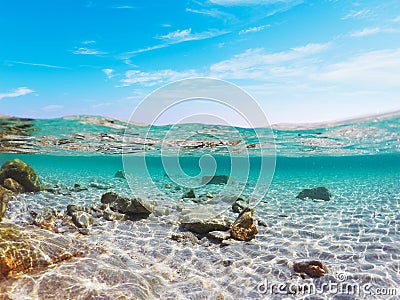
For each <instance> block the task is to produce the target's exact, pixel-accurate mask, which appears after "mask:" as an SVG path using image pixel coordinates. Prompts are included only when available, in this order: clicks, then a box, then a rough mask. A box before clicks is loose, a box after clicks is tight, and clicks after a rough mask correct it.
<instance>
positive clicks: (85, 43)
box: [82, 40, 96, 45]
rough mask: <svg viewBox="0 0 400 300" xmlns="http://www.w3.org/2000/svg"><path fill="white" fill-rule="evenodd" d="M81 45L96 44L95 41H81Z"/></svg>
mask: <svg viewBox="0 0 400 300" xmlns="http://www.w3.org/2000/svg"><path fill="white" fill-rule="evenodd" d="M82 44H84V45H90V44H96V41H95V40H86V41H83V42H82Z"/></svg>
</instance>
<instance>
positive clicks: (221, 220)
mask: <svg viewBox="0 0 400 300" xmlns="http://www.w3.org/2000/svg"><path fill="white" fill-rule="evenodd" d="M181 224H182V226H183V228H185V229H186V230H188V231H191V232H194V233H198V234H207V233H209V232H210V231H227V230H229V228H230V226H231V222H230V221H229V219H228V218H226V217H225V216H220V217H216V218H211V219H208V218H205V219H202V218H199V217H198V216H190V215H189V216H186V217H185V218H184V219H183V220H182V221H181Z"/></svg>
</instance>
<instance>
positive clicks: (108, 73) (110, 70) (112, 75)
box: [102, 69, 114, 79]
mask: <svg viewBox="0 0 400 300" xmlns="http://www.w3.org/2000/svg"><path fill="white" fill-rule="evenodd" d="M102 71H103V73H104V74H106V76H107V77H108V79H110V78H112V77H114V74H113V73H114V70H113V69H103V70H102Z"/></svg>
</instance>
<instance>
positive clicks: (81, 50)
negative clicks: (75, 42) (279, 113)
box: [72, 47, 107, 55]
mask: <svg viewBox="0 0 400 300" xmlns="http://www.w3.org/2000/svg"><path fill="white" fill-rule="evenodd" d="M72 53H74V54H78V55H104V54H107V52H103V51H99V50H96V49H91V48H86V47H80V48H78V49H76V50H74V51H73V52H72Z"/></svg>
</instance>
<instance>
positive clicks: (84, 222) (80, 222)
mask: <svg viewBox="0 0 400 300" xmlns="http://www.w3.org/2000/svg"><path fill="white" fill-rule="evenodd" d="M72 222H74V224H75V225H76V226H77V227H79V228H87V227H89V226H90V225H92V224H93V222H94V218H93V216H92V215H91V214H89V213H87V212H84V211H75V212H73V213H72Z"/></svg>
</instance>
